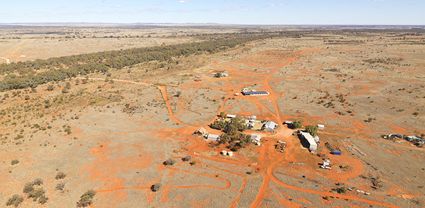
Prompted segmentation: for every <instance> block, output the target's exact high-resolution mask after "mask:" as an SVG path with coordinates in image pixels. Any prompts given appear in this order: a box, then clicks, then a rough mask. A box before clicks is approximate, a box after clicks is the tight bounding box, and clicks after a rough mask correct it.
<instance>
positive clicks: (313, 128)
mask: <svg viewBox="0 0 425 208" xmlns="http://www.w3.org/2000/svg"><path fill="white" fill-rule="evenodd" d="M317 130H318V127H317V126H306V127H305V131H306V132H308V133H309V134H311V136H317Z"/></svg>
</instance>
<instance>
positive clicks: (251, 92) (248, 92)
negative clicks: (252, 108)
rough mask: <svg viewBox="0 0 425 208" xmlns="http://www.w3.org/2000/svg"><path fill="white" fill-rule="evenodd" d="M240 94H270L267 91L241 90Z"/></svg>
mask: <svg viewBox="0 0 425 208" xmlns="http://www.w3.org/2000/svg"><path fill="white" fill-rule="evenodd" d="M242 95H245V96H267V95H270V93H269V92H267V91H242Z"/></svg>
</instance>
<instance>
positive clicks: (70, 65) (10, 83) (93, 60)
mask: <svg viewBox="0 0 425 208" xmlns="http://www.w3.org/2000/svg"><path fill="white" fill-rule="evenodd" d="M265 37H268V36H258V35H257V36H255V35H243V34H240V35H233V36H230V37H223V38H220V39H212V40H208V41H203V42H195V43H184V44H178V45H171V46H156V47H150V48H134V49H126V50H117V51H107V52H98V53H90V54H82V55H74V56H66V57H59V58H49V59H46V60H36V61H26V62H18V63H12V64H8V65H7V64H1V65H0V75H7V76H6V77H5V78H4V79H3V80H1V81H0V91H5V90H11V89H23V88H28V87H31V88H35V87H36V86H38V85H41V84H45V83H48V82H52V81H62V80H65V79H69V78H72V77H76V76H83V75H87V74H90V73H93V72H102V73H106V72H107V71H108V70H109V69H122V68H124V67H128V66H133V65H136V64H140V63H145V62H149V61H159V62H167V61H171V60H172V58H173V57H179V56H189V55H194V54H200V53H216V52H219V51H223V50H226V49H228V48H233V47H236V46H237V45H241V44H244V43H246V42H248V41H252V40H255V39H259V38H265ZM41 70H43V71H41Z"/></svg>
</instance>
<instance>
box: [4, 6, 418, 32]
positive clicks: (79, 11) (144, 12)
mask: <svg viewBox="0 0 425 208" xmlns="http://www.w3.org/2000/svg"><path fill="white" fill-rule="evenodd" d="M423 8H425V1H423V0H355V1H352V0H320V1H317V0H232V1H227V0H202V1H201V0H120V1H118V0H90V1H87V0H73V1H66V0H39V1H31V0H15V1H8V2H2V7H1V8H0V24H29V23H34V24H37V23H92V24H93V23H98V24H99V23H104V24H107V23H111V24H137V23H139V24H140V23H145V24H147V23H149V24H222V25H226V24H227V25H390V26H392V25H408V26H410V25H425V12H423Z"/></svg>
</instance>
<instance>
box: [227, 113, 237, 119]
mask: <svg viewBox="0 0 425 208" xmlns="http://www.w3.org/2000/svg"><path fill="white" fill-rule="evenodd" d="M226 117H227V118H236V115H233V114H227V116H226Z"/></svg>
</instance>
